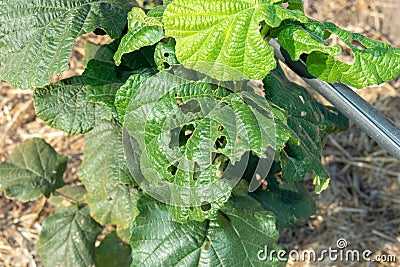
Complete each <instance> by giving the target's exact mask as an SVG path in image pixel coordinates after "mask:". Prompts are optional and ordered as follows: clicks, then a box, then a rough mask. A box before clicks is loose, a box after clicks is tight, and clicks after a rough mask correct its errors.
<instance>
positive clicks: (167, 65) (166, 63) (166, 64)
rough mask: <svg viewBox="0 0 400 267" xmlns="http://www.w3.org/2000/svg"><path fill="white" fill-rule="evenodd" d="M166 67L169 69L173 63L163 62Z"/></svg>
mask: <svg viewBox="0 0 400 267" xmlns="http://www.w3.org/2000/svg"><path fill="white" fill-rule="evenodd" d="M163 65H164V68H165V69H169V68H170V67H171V65H170V64H169V63H168V62H163Z"/></svg>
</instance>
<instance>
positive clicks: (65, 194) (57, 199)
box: [49, 184, 86, 207]
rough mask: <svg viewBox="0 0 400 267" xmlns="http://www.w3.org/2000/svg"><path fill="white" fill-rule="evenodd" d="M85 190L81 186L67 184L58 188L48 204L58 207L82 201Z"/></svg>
mask: <svg viewBox="0 0 400 267" xmlns="http://www.w3.org/2000/svg"><path fill="white" fill-rule="evenodd" d="M85 194H86V189H85V187H84V186H83V185H73V184H68V185H64V186H63V187H61V188H59V189H58V190H57V191H56V192H55V193H54V194H53V195H52V196H51V197H50V199H49V201H50V203H51V204H53V205H55V206H57V207H59V206H61V205H63V204H64V205H65V206H69V205H70V204H71V203H76V202H80V201H83V199H84V197H85Z"/></svg>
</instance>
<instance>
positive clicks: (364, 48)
mask: <svg viewBox="0 0 400 267" xmlns="http://www.w3.org/2000/svg"><path fill="white" fill-rule="evenodd" d="M350 43H351V44H352V45H354V46H355V47H357V49H359V50H367V48H366V47H365V46H364V45H363V44H362V43H361V42H360V41H358V40H356V39H353V38H350Z"/></svg>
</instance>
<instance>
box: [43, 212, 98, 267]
mask: <svg viewBox="0 0 400 267" xmlns="http://www.w3.org/2000/svg"><path fill="white" fill-rule="evenodd" d="M101 230H102V227H101V226H100V225H99V224H97V223H96V222H95V221H94V220H93V219H92V218H91V217H90V215H89V208H88V207H87V206H85V207H82V208H78V207H76V206H72V207H69V208H64V207H61V208H59V209H58V210H57V212H56V213H55V214H54V215H51V216H50V217H48V218H47V219H46V220H45V221H44V223H43V229H42V232H41V233H40V238H39V240H38V242H37V244H36V249H37V251H38V252H39V254H40V257H41V259H42V260H43V262H44V264H45V265H46V266H54V267H69V266H82V267H84V266H92V264H94V243H95V241H96V238H97V235H99V234H100V233H101Z"/></svg>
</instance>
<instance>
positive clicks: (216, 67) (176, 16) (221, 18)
mask: <svg viewBox="0 0 400 267" xmlns="http://www.w3.org/2000/svg"><path fill="white" fill-rule="evenodd" d="M289 18H291V19H294V20H298V21H303V22H305V21H307V18H306V17H305V15H304V13H303V12H301V11H297V10H289V9H285V8H284V7H283V6H282V5H281V1H278V0H239V1H237V0H228V1H227V0H217V1H215V0H205V1H197V0H175V1H173V2H172V3H171V4H169V5H168V7H167V9H166V10H165V12H164V19H163V23H164V25H165V33H166V35H167V36H171V37H175V38H176V55H177V58H178V60H179V62H181V63H182V64H183V65H184V66H185V67H187V68H191V69H195V70H197V71H200V72H203V73H207V74H208V75H210V76H211V77H213V78H216V79H218V80H234V79H243V78H252V79H262V78H264V77H265V75H267V74H268V73H269V72H270V71H271V70H273V69H274V68H275V66H276V62H275V59H274V50H273V48H272V47H270V46H268V44H267V43H266V42H265V41H264V40H263V36H261V35H260V32H259V24H260V23H261V22H265V23H266V25H268V26H269V27H278V26H279V25H280V23H281V22H282V21H283V20H285V19H289Z"/></svg>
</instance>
